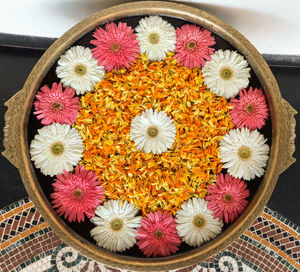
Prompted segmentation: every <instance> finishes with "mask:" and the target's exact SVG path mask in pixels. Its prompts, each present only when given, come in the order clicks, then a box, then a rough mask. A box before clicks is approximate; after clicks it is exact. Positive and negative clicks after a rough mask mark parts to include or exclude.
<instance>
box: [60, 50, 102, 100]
mask: <svg viewBox="0 0 300 272" xmlns="http://www.w3.org/2000/svg"><path fill="white" fill-rule="evenodd" d="M56 74H57V76H58V77H59V78H60V79H61V83H62V84H63V86H64V87H66V86H69V87H71V88H73V89H74V90H75V91H76V94H78V95H80V94H84V93H85V92H88V91H91V90H93V88H94V86H95V84H96V83H98V82H99V81H101V80H102V79H104V77H105V71H104V67H103V66H98V64H97V61H96V60H95V59H93V56H92V51H91V50H90V49H89V48H87V47H83V46H79V45H77V46H73V47H71V48H70V49H69V50H68V51H67V52H65V53H64V54H63V55H62V56H61V57H60V59H59V60H58V65H57V67H56Z"/></svg>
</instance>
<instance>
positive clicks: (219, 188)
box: [206, 173, 250, 223]
mask: <svg viewBox="0 0 300 272" xmlns="http://www.w3.org/2000/svg"><path fill="white" fill-rule="evenodd" d="M207 192H208V193H209V195H208V196H207V197H206V200H207V201H208V204H207V207H208V209H210V210H211V211H213V213H212V214H213V216H214V217H215V218H216V217H218V218H219V219H220V220H222V219H223V218H224V221H225V222H226V223H229V222H233V221H234V220H235V219H236V218H237V217H238V216H239V214H240V213H241V212H242V211H243V210H244V209H245V208H246V207H247V205H248V201H247V200H246V198H247V197H248V196H249V195H250V193H249V190H248V189H247V185H246V184H245V183H244V181H243V180H241V179H239V178H234V177H232V176H230V175H229V174H226V175H225V178H224V176H223V174H222V173H221V174H219V175H217V183H216V185H209V186H208V188H207Z"/></svg>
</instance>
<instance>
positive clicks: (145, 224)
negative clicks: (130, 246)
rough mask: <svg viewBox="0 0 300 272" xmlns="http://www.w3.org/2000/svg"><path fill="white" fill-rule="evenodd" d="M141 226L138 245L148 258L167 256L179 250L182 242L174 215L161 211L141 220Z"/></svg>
mask: <svg viewBox="0 0 300 272" xmlns="http://www.w3.org/2000/svg"><path fill="white" fill-rule="evenodd" d="M141 225H142V227H140V228H137V230H138V234H137V240H138V242H137V245H138V246H139V248H140V249H141V250H142V251H143V253H144V254H145V255H146V256H147V257H149V256H151V255H153V256H154V257H155V256H167V255H170V254H171V253H175V252H176V251H177V250H178V246H179V245H180V243H181V240H180V237H179V235H178V233H177V229H176V223H175V220H174V218H173V217H172V215H170V214H169V213H167V212H161V211H157V212H155V213H150V214H148V215H147V217H144V218H143V219H142V220H141Z"/></svg>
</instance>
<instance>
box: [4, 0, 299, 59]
mask: <svg viewBox="0 0 300 272" xmlns="http://www.w3.org/2000/svg"><path fill="white" fill-rule="evenodd" d="M125 2H131V1H126V0H9V1H4V0H2V1H1V9H0V32H4V33H14V34H23V35H34V36H43V37H60V36H61V35H62V34H63V33H64V32H65V31H66V30H68V29H69V28H70V27H72V26H73V25H74V24H76V23H77V22H78V21H80V20H81V19H83V18H85V17H87V16H89V15H91V14H92V13H94V12H95V11H97V10H100V9H103V8H107V7H110V6H112V5H115V4H120V3H125ZM177 2H181V3H185V4H190V5H192V6H195V7H199V8H202V9H203V10H205V11H207V12H210V13H212V14H213V15H215V16H217V17H219V18H220V19H222V20H223V21H225V22H226V23H229V24H230V25H232V26H233V27H234V28H236V29H237V30H239V31H240V32H241V33H242V34H243V35H245V36H246V37H247V38H248V39H249V40H250V41H251V42H252V43H253V44H254V46H255V47H256V48H257V49H258V51H259V52H260V53H263V54H292V55H300V35H299V34H300V1H299V0H285V1H280V0H190V1H186V0H177Z"/></svg>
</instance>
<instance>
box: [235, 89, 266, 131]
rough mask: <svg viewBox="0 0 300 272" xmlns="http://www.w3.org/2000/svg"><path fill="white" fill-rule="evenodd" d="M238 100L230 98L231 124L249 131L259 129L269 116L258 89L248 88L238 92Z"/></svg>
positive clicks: (261, 93)
mask: <svg viewBox="0 0 300 272" xmlns="http://www.w3.org/2000/svg"><path fill="white" fill-rule="evenodd" d="M239 96H240V99H236V98H231V100H230V105H231V106H233V109H232V110H230V116H231V119H232V121H233V123H234V124H235V125H236V126H237V127H238V128H242V127H247V128H249V129H250V130H254V129H257V128H258V129H260V128H262V127H263V126H264V125H265V123H266V119H268V116H269V109H268V105H267V102H266V98H265V96H264V94H263V92H262V91H261V90H259V89H256V88H255V89H253V88H252V87H250V88H249V91H248V92H247V91H246V90H245V89H242V90H240V93H239Z"/></svg>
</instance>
